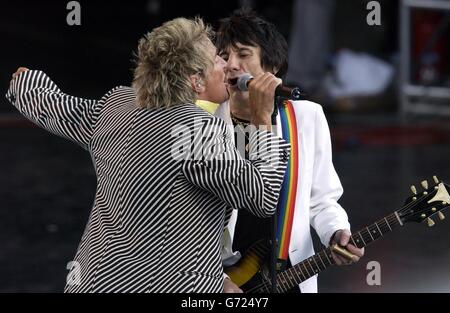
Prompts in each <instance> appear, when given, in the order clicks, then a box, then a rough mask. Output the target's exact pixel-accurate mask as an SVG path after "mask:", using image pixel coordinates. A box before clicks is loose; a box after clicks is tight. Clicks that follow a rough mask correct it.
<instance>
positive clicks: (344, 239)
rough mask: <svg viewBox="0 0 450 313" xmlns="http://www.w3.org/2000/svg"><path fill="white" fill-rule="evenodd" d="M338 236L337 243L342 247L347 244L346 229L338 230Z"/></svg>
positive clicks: (348, 233)
mask: <svg viewBox="0 0 450 313" xmlns="http://www.w3.org/2000/svg"><path fill="white" fill-rule="evenodd" d="M340 232H341V234H340V238H339V244H340V245H341V246H343V247H345V246H346V245H347V244H348V241H349V240H350V236H351V234H350V232H349V231H348V230H346V229H344V230H342V231H340Z"/></svg>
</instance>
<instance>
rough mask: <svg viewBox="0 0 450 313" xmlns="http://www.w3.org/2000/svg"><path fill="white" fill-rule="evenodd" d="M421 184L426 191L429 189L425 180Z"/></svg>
mask: <svg viewBox="0 0 450 313" xmlns="http://www.w3.org/2000/svg"><path fill="white" fill-rule="evenodd" d="M420 184H421V185H422V187H423V188H424V189H428V181H426V180H423V181H422V182H421V183H420Z"/></svg>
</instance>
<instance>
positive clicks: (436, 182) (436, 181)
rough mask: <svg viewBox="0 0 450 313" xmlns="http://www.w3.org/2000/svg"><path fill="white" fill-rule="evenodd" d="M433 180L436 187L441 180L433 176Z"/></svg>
mask: <svg viewBox="0 0 450 313" xmlns="http://www.w3.org/2000/svg"><path fill="white" fill-rule="evenodd" d="M433 180H434V182H435V184H436V185H437V184H439V179H438V178H437V176H436V175H434V176H433Z"/></svg>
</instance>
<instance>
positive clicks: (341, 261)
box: [330, 229, 364, 265]
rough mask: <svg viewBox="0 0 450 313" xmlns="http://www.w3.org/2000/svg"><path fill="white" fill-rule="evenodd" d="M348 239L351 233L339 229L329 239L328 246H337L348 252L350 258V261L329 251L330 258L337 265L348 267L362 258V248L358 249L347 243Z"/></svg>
mask: <svg viewBox="0 0 450 313" xmlns="http://www.w3.org/2000/svg"><path fill="white" fill-rule="evenodd" d="M350 237H351V233H350V231H349V230H348V229H340V230H338V231H336V232H335V233H334V235H333V236H332V237H331V241H330V246H333V245H335V244H338V245H339V246H341V247H343V248H345V249H346V250H347V251H348V252H350V255H349V256H351V259H349V258H348V257H346V256H344V255H340V254H338V253H336V252H334V251H333V249H331V251H332V252H331V256H332V257H333V260H334V262H336V264H337V265H350V264H352V263H354V262H358V261H359V259H360V258H362V257H363V256H364V248H361V249H359V248H357V247H355V246H354V245H352V244H351V243H349V240H350Z"/></svg>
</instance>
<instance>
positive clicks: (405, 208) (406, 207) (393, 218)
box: [247, 195, 428, 293]
mask: <svg viewBox="0 0 450 313" xmlns="http://www.w3.org/2000/svg"><path fill="white" fill-rule="evenodd" d="M426 197H428V195H423V196H422V197H421V198H419V199H418V200H416V201H414V202H410V203H408V204H406V205H404V206H403V207H402V208H401V209H399V210H397V211H394V213H392V214H390V215H389V216H388V217H386V220H388V221H390V222H392V221H397V217H396V216H395V212H397V213H405V212H407V211H408V210H410V209H411V207H414V206H415V205H417V204H416V203H417V202H419V201H422V200H423V199H424V198H426ZM379 221H382V219H381V220H379ZM375 223H378V222H375ZM362 231H363V230H362ZM362 231H360V232H362ZM326 249H328V248H325V249H324V250H326ZM322 251H323V250H322ZM322 251H320V252H322ZM320 252H319V253H320ZM317 254H318V253H317ZM302 262H303V261H302ZM302 262H300V263H302ZM300 263H298V264H300ZM330 263H331V262H330ZM332 264H333V263H331V264H330V265H332ZM295 266H296V265H294V266H293V267H292V268H294V267H295ZM319 270H320V268H319ZM287 271H288V270H286V272H287ZM302 273H303V272H302ZM303 276H305V275H304V274H303ZM311 277H312V276H310V277H309V278H311ZM309 278H308V279H309ZM306 280H307V279H306ZM269 284H270V282H267V283H266V281H264V280H263V281H262V283H260V284H259V285H256V286H254V287H252V288H250V289H248V290H247V293H252V292H253V291H256V290H258V289H261V288H265V289H267V291H268V292H270V290H269ZM279 286H281V285H279ZM292 288H293V287H292ZM277 289H278V288H277ZM286 291H287V290H286Z"/></svg>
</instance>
